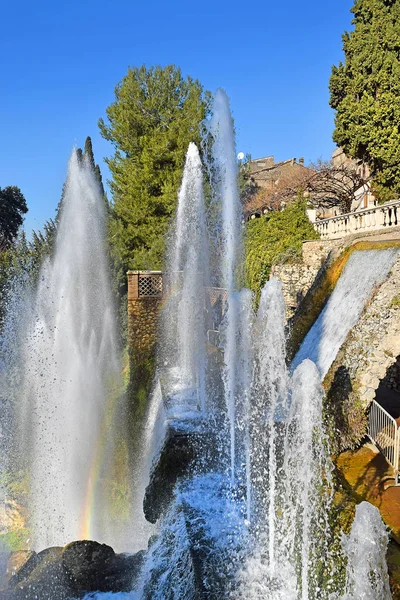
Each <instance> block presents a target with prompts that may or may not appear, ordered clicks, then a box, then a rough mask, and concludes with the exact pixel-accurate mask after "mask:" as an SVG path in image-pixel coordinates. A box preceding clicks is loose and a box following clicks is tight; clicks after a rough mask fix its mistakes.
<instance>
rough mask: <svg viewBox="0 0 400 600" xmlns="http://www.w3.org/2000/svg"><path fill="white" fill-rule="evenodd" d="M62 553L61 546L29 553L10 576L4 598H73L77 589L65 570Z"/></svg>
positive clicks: (65, 599) (19, 599)
mask: <svg viewBox="0 0 400 600" xmlns="http://www.w3.org/2000/svg"><path fill="white" fill-rule="evenodd" d="M61 554H62V548H49V549H47V550H43V552H39V554H36V555H34V556H32V557H31V558H30V559H29V560H28V561H27V562H26V563H25V565H23V566H22V567H21V569H20V570H19V571H18V572H17V573H16V574H15V575H13V577H12V578H11V580H10V584H9V590H7V591H6V592H5V594H6V595H5V598H7V600H36V599H38V598H40V600H67V599H68V598H74V597H76V596H77V595H76V591H77V590H76V588H75V586H74V582H73V580H72V579H71V578H70V576H69V574H68V573H67V572H66V571H65V568H64V566H63V564H62V560H61ZM7 593H8V595H7Z"/></svg>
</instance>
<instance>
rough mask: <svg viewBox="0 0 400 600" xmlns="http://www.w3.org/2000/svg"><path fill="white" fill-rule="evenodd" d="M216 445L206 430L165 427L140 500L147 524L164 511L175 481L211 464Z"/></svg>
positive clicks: (215, 458)
mask: <svg viewBox="0 0 400 600" xmlns="http://www.w3.org/2000/svg"><path fill="white" fill-rule="evenodd" d="M186 425H187V426H188V422H186ZM216 447H217V440H216V436H215V434H214V433H211V432H210V431H204V430H203V431H201V430H196V429H194V428H193V429H190V427H189V426H188V428H187V430H186V431H185V430H181V429H179V428H176V427H175V426H171V425H170V426H169V428H168V431H167V434H166V438H165V441H164V444H163V447H162V449H161V451H160V453H159V455H158V457H157V460H155V462H154V464H153V467H152V469H151V473H150V481H149V485H148V486H147V488H146V492H145V496H144V500H143V512H144V515H145V517H146V519H147V520H148V521H149V522H150V523H156V522H157V520H158V519H159V518H160V517H161V515H162V514H164V513H165V511H166V510H167V508H168V506H169V505H170V502H171V500H172V497H173V494H174V490H175V486H176V483H177V482H178V481H179V480H180V479H181V478H182V477H186V476H188V475H189V474H190V472H191V469H192V468H193V467H194V466H195V468H196V473H201V472H204V471H207V470H209V469H211V468H212V467H213V466H215V462H216V460H217V452H216ZM200 457H201V460H200Z"/></svg>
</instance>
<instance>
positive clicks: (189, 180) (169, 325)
mask: <svg viewBox="0 0 400 600" xmlns="http://www.w3.org/2000/svg"><path fill="white" fill-rule="evenodd" d="M170 255H171V261H170V265H169V268H168V271H167V279H168V285H169V286H170V287H171V292H172V297H171V299H170V301H169V305H168V307H167V310H165V311H164V317H163V320H164V337H165V338H168V337H169V338H171V337H172V338H175V340H174V341H175V361H174V363H173V366H174V368H175V370H176V372H177V373H178V377H179V380H180V382H181V386H182V389H186V390H188V389H192V390H197V393H196V394H195V398H194V399H195V402H196V403H198V404H199V406H198V408H200V409H201V410H203V412H205V410H206V398H205V395H206V392H205V368H206V357H205V349H204V345H205V333H206V326H205V310H204V309H205V288H206V286H207V285H208V279H209V273H208V271H209V268H208V249H207V234H206V222H205V207H204V194H203V175H202V165H201V160H200V156H199V151H198V149H197V147H196V145H195V144H193V143H191V144H189V149H188V152H187V156H186V163H185V169H184V173H183V179H182V185H181V188H180V191H179V196H178V209H177V218H176V225H175V236H174V242H173V244H172V248H171V250H170ZM172 341H173V340H171V339H168V340H167V342H168V349H167V350H166V351H165V352H164V353H165V354H166V353H168V352H169V349H170V347H171V344H172ZM166 360H168V361H170V360H171V357H170V356H169V357H166ZM193 408H196V407H195V406H194V407H193Z"/></svg>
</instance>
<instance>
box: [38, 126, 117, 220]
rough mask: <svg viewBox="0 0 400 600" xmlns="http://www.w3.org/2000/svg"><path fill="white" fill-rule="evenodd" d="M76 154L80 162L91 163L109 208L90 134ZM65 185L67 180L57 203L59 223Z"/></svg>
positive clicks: (56, 218)
mask: <svg viewBox="0 0 400 600" xmlns="http://www.w3.org/2000/svg"><path fill="white" fill-rule="evenodd" d="M76 155H77V157H78V162H79V163H83V161H87V163H88V164H89V165H90V167H91V169H92V171H93V173H94V175H95V178H96V180H97V182H98V184H99V186H100V191H101V193H102V195H103V198H104V201H105V203H106V206H107V209H108V199H107V196H106V193H105V191H104V186H103V178H102V176H101V171H100V167H99V165H98V164H96V161H95V159H94V153H93V147H92V140H91V138H90V137H89V136H88V137H87V138H86V140H85V145H84V149H83V150H82V148H77V149H76ZM65 186H66V182H65V183H64V185H63V188H62V191H61V198H60V201H59V203H58V205H57V209H56V217H55V223H56V224H58V223H59V221H60V217H61V212H62V207H63V202H64V196H65ZM45 227H46V225H45Z"/></svg>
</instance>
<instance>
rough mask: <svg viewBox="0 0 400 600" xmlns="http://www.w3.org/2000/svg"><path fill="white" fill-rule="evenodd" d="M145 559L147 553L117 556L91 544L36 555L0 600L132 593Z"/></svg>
mask: <svg viewBox="0 0 400 600" xmlns="http://www.w3.org/2000/svg"><path fill="white" fill-rule="evenodd" d="M144 556H145V552H144V551H142V552H138V553H137V554H134V555H127V554H115V552H114V550H113V549H112V548H111V547H110V546H106V545H105V544H99V543H98V542H93V541H89V540H85V541H78V542H72V543H71V544H68V545H67V546H65V548H58V547H56V548H48V549H46V550H43V551H42V552H39V553H38V554H35V553H32V554H31V556H30V557H29V559H28V560H27V561H26V562H25V563H24V564H23V565H22V566H21V567H20V568H19V569H17V570H16V572H15V573H14V575H12V577H11V579H10V581H9V584H8V588H7V589H6V590H5V591H3V592H0V600H70V599H71V598H83V597H84V596H85V594H86V593H89V592H115V593H118V592H129V591H131V590H132V589H133V587H134V585H135V580H136V578H137V577H138V574H139V572H140V569H141V567H142V564H143V561H144ZM17 558H18V557H16V559H17ZM20 558H21V559H22V556H21V557H20Z"/></svg>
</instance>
